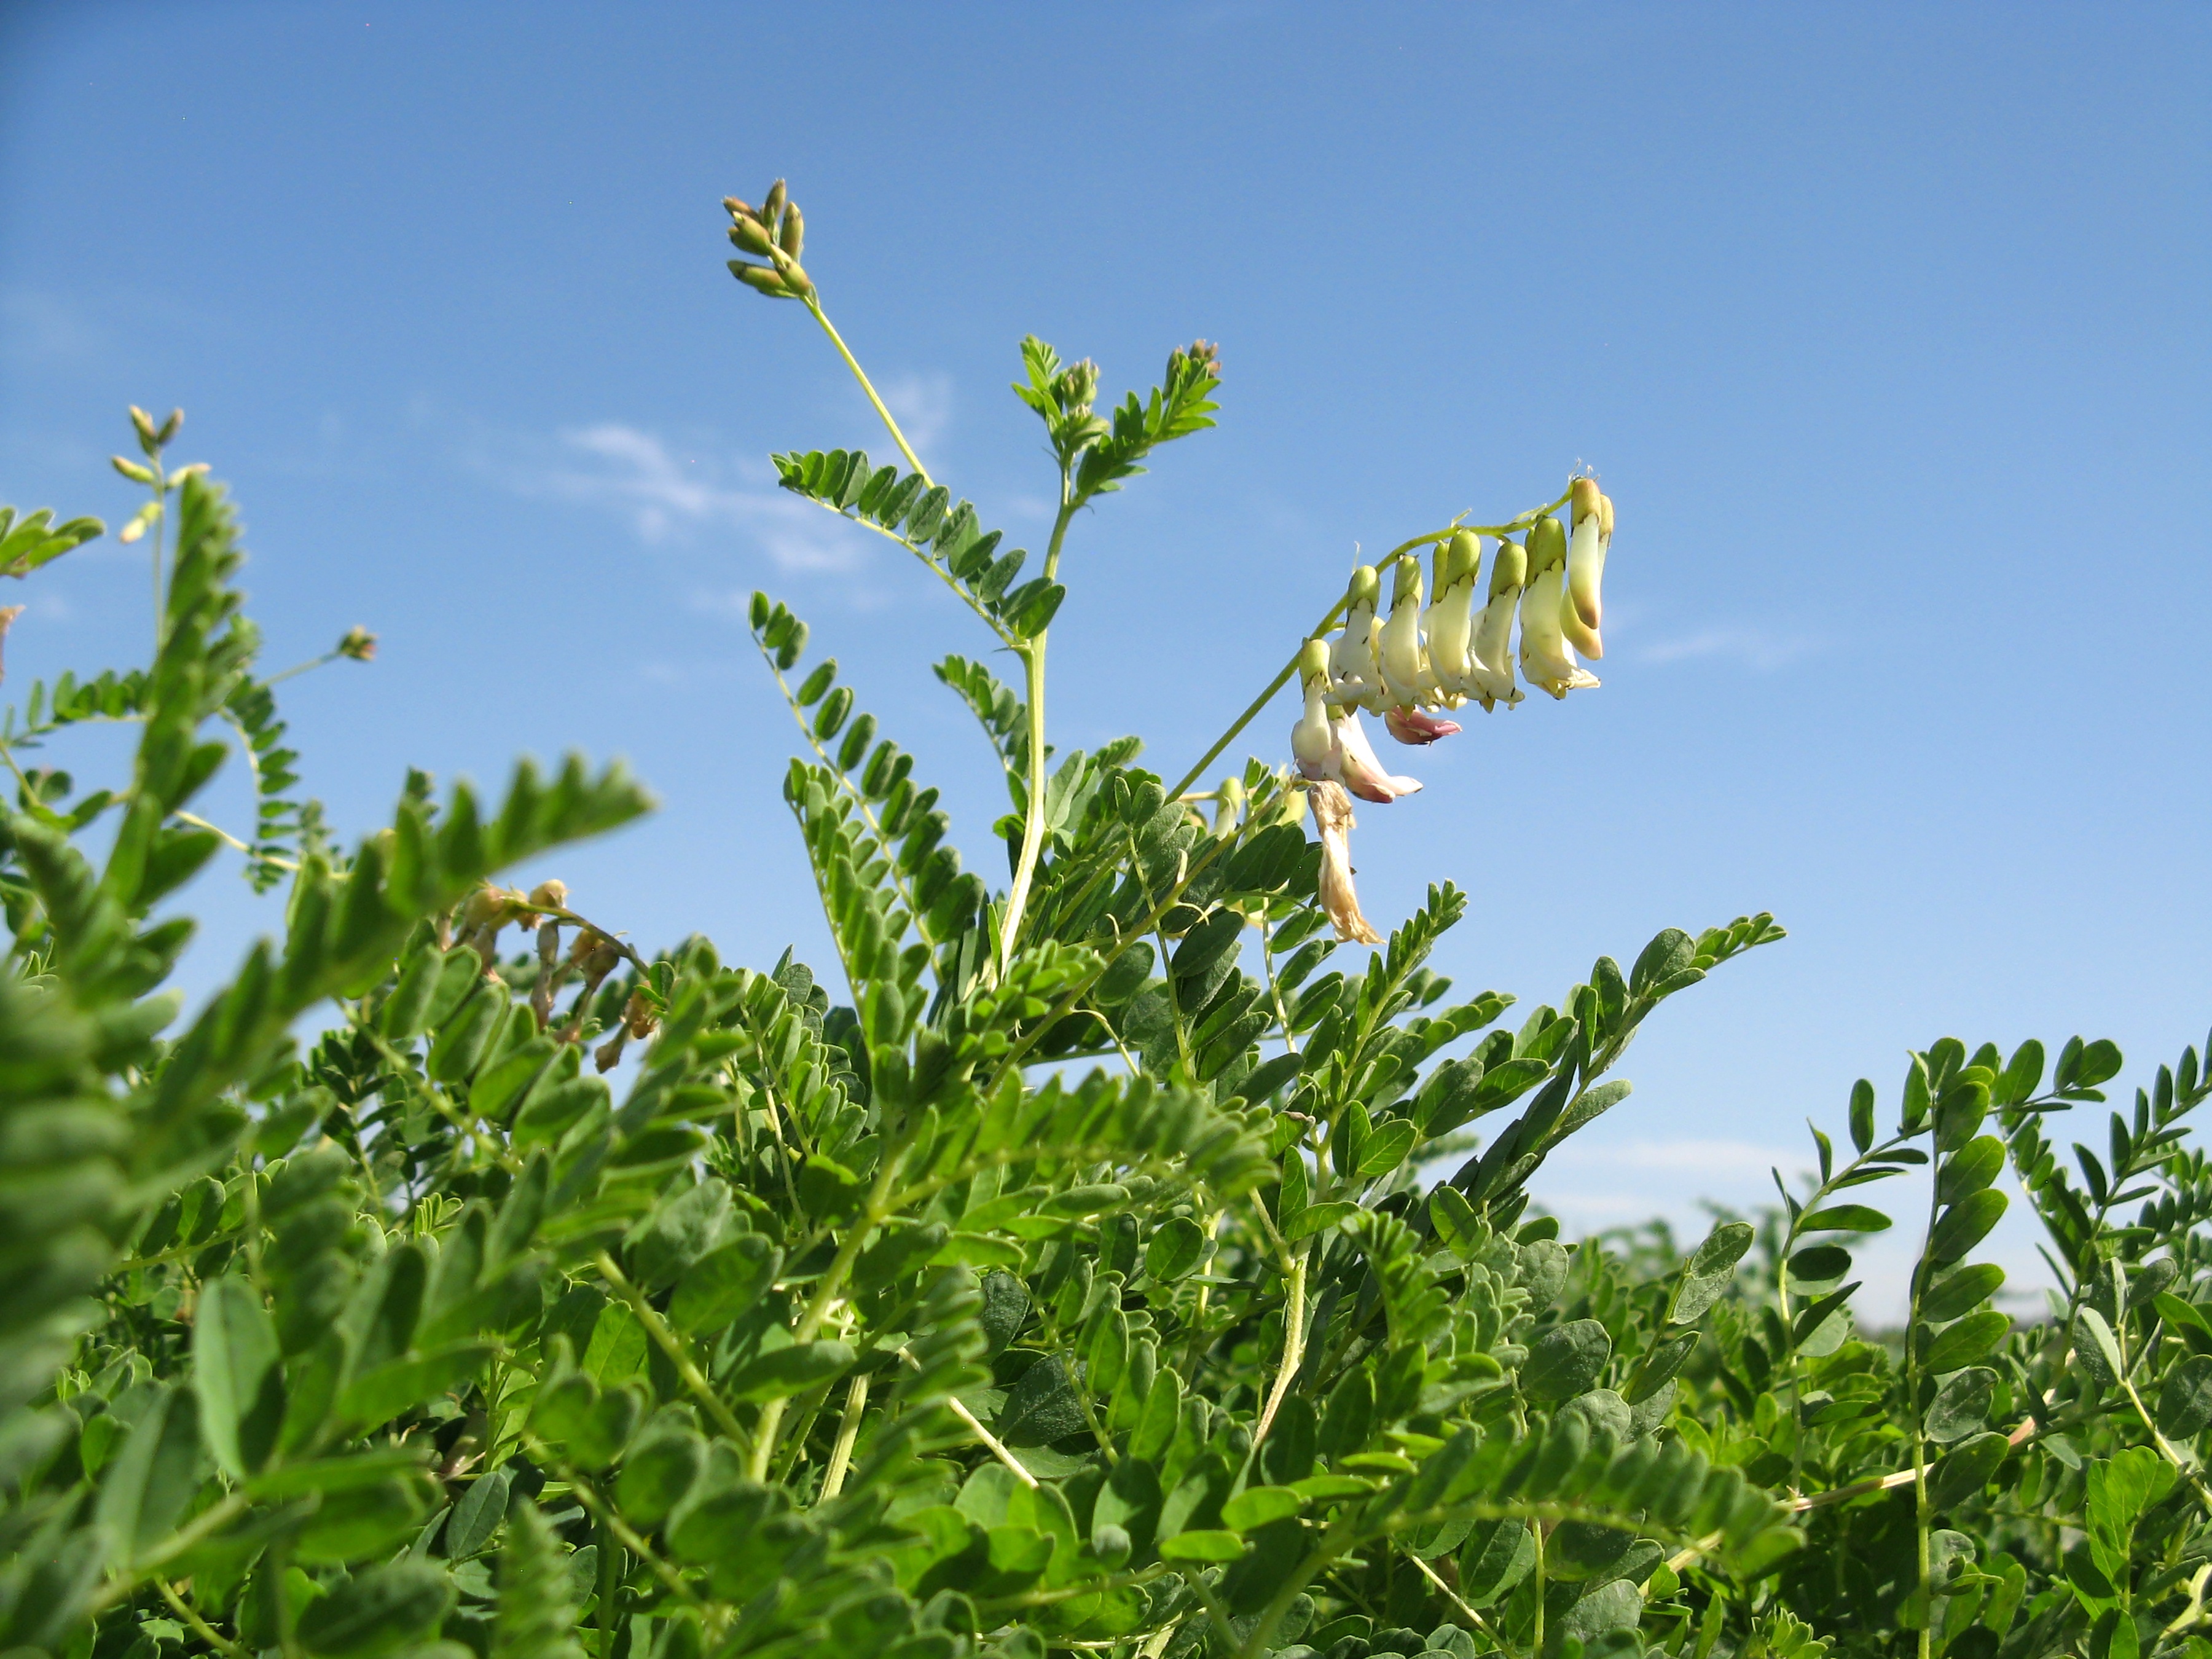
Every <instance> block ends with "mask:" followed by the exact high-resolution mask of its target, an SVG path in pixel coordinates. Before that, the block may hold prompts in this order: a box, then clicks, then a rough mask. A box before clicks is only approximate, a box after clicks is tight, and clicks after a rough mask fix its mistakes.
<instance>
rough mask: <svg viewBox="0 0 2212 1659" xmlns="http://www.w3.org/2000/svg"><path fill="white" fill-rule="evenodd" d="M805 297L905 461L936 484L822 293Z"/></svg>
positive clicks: (927, 482) (930, 485)
mask: <svg viewBox="0 0 2212 1659" xmlns="http://www.w3.org/2000/svg"><path fill="white" fill-rule="evenodd" d="M803 297H804V298H805V301H806V308H807V309H808V310H809V311H811V312H812V313H814V320H815V321H816V322H817V323H819V324H821V325H822V331H823V333H824V334H827V335H828V336H829V343H830V344H831V345H833V346H836V348H837V355H838V356H840V357H842V358H843V359H844V360H845V367H846V368H849V369H851V370H852V371H853V378H854V380H858V381H859V382H860V390H861V391H863V392H866V393H867V394H868V401H869V402H870V403H872V404H874V405H875V406H876V416H877V418H878V419H879V420H881V421H882V422H883V423H884V429H885V430H886V431H888V432H889V433H890V435H891V441H892V442H893V443H895V444H896V445H897V446H898V447H899V453H900V454H902V455H903V456H905V457H906V464H907V465H908V466H910V467H912V468H913V469H914V470H915V471H916V472H919V473H920V474H921V482H922V484H923V487H924V488H926V489H933V488H935V483H934V481H933V479H932V478H931V477H930V476H929V469H928V468H927V467H926V466H924V465H922V464H921V457H920V456H919V455H917V454H915V453H914V446H913V445H912V444H909V443H908V442H907V441H906V434H905V433H903V432H902V431H900V430H899V423H898V422H896V421H895V420H893V419H892V418H891V412H890V410H888V409H886V408H884V400H883V399H882V398H879V397H878V396H877V395H876V388H875V386H874V384H873V383H872V381H870V380H869V379H868V372H867V370H866V369H864V368H861V367H860V359H859V358H857V357H855V356H854V355H853V353H852V349H851V348H849V347H848V346H847V345H846V343H845V337H844V336H843V335H842V334H840V333H838V332H837V328H836V325H835V324H834V323H832V322H831V321H830V320H829V313H828V312H826V311H824V310H823V309H822V300H821V296H820V295H817V294H809V295H804V296H803Z"/></svg>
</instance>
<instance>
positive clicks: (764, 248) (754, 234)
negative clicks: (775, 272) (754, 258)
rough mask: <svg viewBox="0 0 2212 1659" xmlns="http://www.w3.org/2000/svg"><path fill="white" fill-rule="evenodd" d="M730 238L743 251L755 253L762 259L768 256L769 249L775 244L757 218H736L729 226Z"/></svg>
mask: <svg viewBox="0 0 2212 1659" xmlns="http://www.w3.org/2000/svg"><path fill="white" fill-rule="evenodd" d="M730 240H732V242H734V243H736V244H737V245H738V247H739V248H741V249H742V250H743V251H744V252H747V253H757V254H758V255H759V256H760V257H761V258H763V259H765V258H769V251H770V250H771V249H773V248H774V247H775V243H774V242H773V241H771V240H769V234H768V232H767V230H766V229H765V228H763V226H762V224H761V222H760V221H759V220H757V219H740V220H738V222H736V223H735V224H733V225H732V226H731V227H730Z"/></svg>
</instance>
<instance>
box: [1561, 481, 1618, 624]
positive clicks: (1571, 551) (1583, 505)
mask: <svg viewBox="0 0 2212 1659" xmlns="http://www.w3.org/2000/svg"><path fill="white" fill-rule="evenodd" d="M1574 519H1575V533H1574V536H1573V538H1571V540H1570V541H1569V542H1568V544H1567V587H1566V607H1565V610H1564V611H1561V612H1560V615H1559V626H1560V629H1561V631H1562V632H1563V633H1564V634H1565V635H1566V640H1567V643H1568V644H1570V645H1571V646H1573V647H1575V649H1576V650H1577V651H1579V652H1581V653H1583V655H1584V656H1585V657H1589V658H1590V659H1593V660H1595V659H1597V658H1600V657H1602V656H1603V655H1605V640H1604V638H1603V637H1602V636H1601V635H1600V634H1599V632H1598V625H1599V623H1600V622H1601V620H1602V617H1603V606H1602V605H1601V602H1600V600H1599V597H1598V586H1599V584H1600V583H1601V582H1602V581H1603V580H1605V556H1606V554H1607V551H1608V550H1610V549H1611V548H1612V546H1613V503H1612V502H1611V501H1608V500H1607V499H1606V497H1605V496H1603V495H1600V494H1599V493H1598V488H1597V481H1596V480H1595V478H1577V479H1576V480H1575V485H1574Z"/></svg>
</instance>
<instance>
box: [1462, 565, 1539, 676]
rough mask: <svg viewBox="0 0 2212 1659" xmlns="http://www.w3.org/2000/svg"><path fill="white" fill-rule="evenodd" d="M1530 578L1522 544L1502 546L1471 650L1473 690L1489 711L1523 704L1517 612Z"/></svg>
mask: <svg viewBox="0 0 2212 1659" xmlns="http://www.w3.org/2000/svg"><path fill="white" fill-rule="evenodd" d="M1527 580H1528V550H1527V549H1526V548H1524V547H1522V545H1521V544H1520V543H1518V542H1505V541H1502V542H1500V543H1498V552H1497V556H1495V557H1494V558H1492V560H1491V562H1490V599H1489V601H1488V603H1486V605H1484V606H1483V608H1482V616H1481V617H1480V620H1479V621H1478V622H1477V623H1475V628H1474V643H1473V644H1472V645H1471V646H1469V647H1468V670H1467V671H1468V680H1469V681H1470V682H1471V683H1472V684H1471V688H1470V689H1471V690H1473V691H1474V695H1475V696H1478V697H1480V698H1481V699H1482V706H1483V708H1485V709H1489V708H1495V707H1496V706H1497V705H1498V704H1499V703H1501V702H1502V703H1504V705H1505V706H1506V707H1507V708H1512V707H1513V705H1514V704H1516V703H1517V702H1520V701H1521V688H1520V687H1519V686H1517V685H1516V684H1514V683H1513V612H1514V611H1515V609H1516V607H1517V606H1518V605H1520V603H1521V589H1522V585H1523V584H1524V583H1525V582H1526V581H1527Z"/></svg>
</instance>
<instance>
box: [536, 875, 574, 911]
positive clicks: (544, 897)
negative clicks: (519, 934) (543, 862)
mask: <svg viewBox="0 0 2212 1659" xmlns="http://www.w3.org/2000/svg"><path fill="white" fill-rule="evenodd" d="M530 908H532V909H533V910H565V909H567V908H568V883H567V882H565V881H557V880H556V881H541V882H539V883H538V885H537V886H535V887H533V888H532V889H531V890H530Z"/></svg>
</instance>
